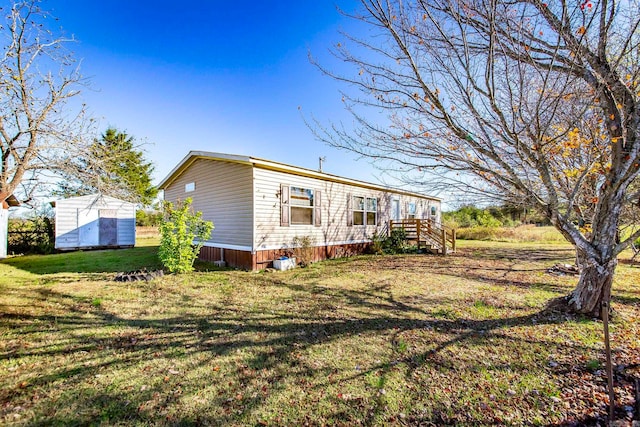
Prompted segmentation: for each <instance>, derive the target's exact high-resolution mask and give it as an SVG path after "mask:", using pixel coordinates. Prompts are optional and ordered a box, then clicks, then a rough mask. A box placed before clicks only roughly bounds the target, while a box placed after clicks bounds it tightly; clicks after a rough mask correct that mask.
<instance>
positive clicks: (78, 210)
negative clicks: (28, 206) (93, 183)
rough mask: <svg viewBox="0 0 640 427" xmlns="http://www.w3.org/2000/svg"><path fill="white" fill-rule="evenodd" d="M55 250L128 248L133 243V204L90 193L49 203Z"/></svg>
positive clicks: (134, 221)
mask: <svg viewBox="0 0 640 427" xmlns="http://www.w3.org/2000/svg"><path fill="white" fill-rule="evenodd" d="M52 205H53V206H54V207H55V213H56V243H55V248H56V249H58V250H74V249H94V248H130V247H133V246H134V245H135V243H136V207H135V204H133V203H130V202H126V201H124V200H120V199H116V198H114V197H110V196H104V195H100V194H92V195H89V196H80V197H71V198H69V199H62V200H56V201H54V202H52Z"/></svg>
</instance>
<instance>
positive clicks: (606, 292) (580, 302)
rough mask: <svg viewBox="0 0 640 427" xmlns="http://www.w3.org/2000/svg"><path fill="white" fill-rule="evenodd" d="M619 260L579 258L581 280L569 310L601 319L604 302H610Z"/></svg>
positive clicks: (571, 298) (570, 300)
mask: <svg viewBox="0 0 640 427" xmlns="http://www.w3.org/2000/svg"><path fill="white" fill-rule="evenodd" d="M617 265H618V260H617V258H615V257H614V258H613V259H609V260H608V261H606V262H599V260H597V259H594V258H583V257H580V256H578V267H580V279H579V281H578V286H576V288H575V289H574V290H573V292H572V293H571V295H570V299H569V303H568V304H569V308H570V309H571V310H572V311H574V312H576V313H581V314H585V315H588V316H591V317H598V318H600V316H601V314H602V310H601V307H602V302H603V301H605V300H606V301H607V302H608V301H609V298H610V296H611V285H612V283H613V274H614V271H615V268H616V266H617Z"/></svg>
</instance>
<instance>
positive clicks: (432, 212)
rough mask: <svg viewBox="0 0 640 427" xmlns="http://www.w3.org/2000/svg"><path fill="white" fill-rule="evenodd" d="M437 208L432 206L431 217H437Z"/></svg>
mask: <svg viewBox="0 0 640 427" xmlns="http://www.w3.org/2000/svg"><path fill="white" fill-rule="evenodd" d="M436 212H437V210H436V207H435V206H431V216H436Z"/></svg>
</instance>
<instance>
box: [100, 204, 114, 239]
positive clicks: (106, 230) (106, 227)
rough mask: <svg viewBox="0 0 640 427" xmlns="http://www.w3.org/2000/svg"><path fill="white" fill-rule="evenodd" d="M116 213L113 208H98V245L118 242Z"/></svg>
mask: <svg viewBox="0 0 640 427" xmlns="http://www.w3.org/2000/svg"><path fill="white" fill-rule="evenodd" d="M117 217H118V214H117V211H116V210H115V209H100V246H115V245H117V244H118V218H117Z"/></svg>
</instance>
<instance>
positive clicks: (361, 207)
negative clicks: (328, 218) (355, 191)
mask: <svg viewBox="0 0 640 427" xmlns="http://www.w3.org/2000/svg"><path fill="white" fill-rule="evenodd" d="M365 224H366V225H377V224H378V199H376V198H375V197H360V196H354V197H353V225H365Z"/></svg>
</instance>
